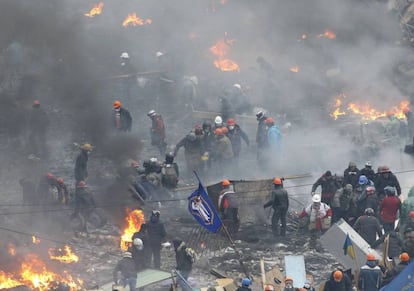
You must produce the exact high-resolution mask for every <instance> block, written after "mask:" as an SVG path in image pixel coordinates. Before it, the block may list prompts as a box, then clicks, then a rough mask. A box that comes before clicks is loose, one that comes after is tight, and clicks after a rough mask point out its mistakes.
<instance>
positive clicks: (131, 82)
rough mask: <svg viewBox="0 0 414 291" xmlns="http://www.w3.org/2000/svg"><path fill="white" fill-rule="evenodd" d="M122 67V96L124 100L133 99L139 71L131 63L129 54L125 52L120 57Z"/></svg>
mask: <svg viewBox="0 0 414 291" xmlns="http://www.w3.org/2000/svg"><path fill="white" fill-rule="evenodd" d="M120 59H121V66H120V72H119V73H120V76H119V77H120V81H121V86H122V91H123V92H122V96H123V97H124V98H127V99H128V98H130V97H132V94H131V93H132V91H133V89H134V87H135V84H136V77H137V70H136V68H135V67H134V66H133V65H132V63H131V58H130V56H129V53H127V52H123V53H122V54H121V55H120Z"/></svg>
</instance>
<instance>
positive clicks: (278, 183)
mask: <svg viewBox="0 0 414 291" xmlns="http://www.w3.org/2000/svg"><path fill="white" fill-rule="evenodd" d="M273 184H275V185H282V179H280V178H274V179H273Z"/></svg>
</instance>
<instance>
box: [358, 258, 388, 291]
mask: <svg viewBox="0 0 414 291" xmlns="http://www.w3.org/2000/svg"><path fill="white" fill-rule="evenodd" d="M382 275H383V274H382V271H381V268H380V267H379V266H378V264H377V258H376V257H375V255H374V254H372V253H369V254H368V255H367V262H366V264H365V265H363V266H362V267H361V268H360V269H359V277H358V288H359V290H363V291H377V290H379V289H380V287H381V284H382Z"/></svg>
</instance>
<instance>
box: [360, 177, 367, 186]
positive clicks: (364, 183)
mask: <svg viewBox="0 0 414 291" xmlns="http://www.w3.org/2000/svg"><path fill="white" fill-rule="evenodd" d="M358 184H359V185H366V184H368V178H367V177H366V176H365V175H361V176H360V177H359V181H358Z"/></svg>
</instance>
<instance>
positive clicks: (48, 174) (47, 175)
mask: <svg viewBox="0 0 414 291" xmlns="http://www.w3.org/2000/svg"><path fill="white" fill-rule="evenodd" d="M46 177H47V178H48V179H53V178H54V177H55V176H53V174H52V173H47V174H46Z"/></svg>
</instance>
